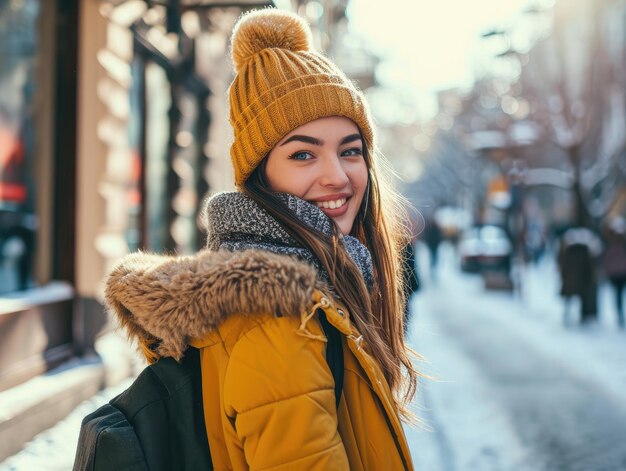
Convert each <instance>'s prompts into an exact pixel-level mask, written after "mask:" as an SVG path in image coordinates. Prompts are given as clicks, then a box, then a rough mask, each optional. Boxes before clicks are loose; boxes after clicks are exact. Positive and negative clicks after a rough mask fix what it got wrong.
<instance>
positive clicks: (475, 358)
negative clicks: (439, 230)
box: [0, 245, 626, 471]
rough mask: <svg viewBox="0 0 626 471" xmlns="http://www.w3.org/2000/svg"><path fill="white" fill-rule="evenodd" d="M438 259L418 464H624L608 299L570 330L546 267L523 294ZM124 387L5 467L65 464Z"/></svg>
mask: <svg viewBox="0 0 626 471" xmlns="http://www.w3.org/2000/svg"><path fill="white" fill-rule="evenodd" d="M418 258H419V262H418V263H419V265H420V266H422V267H426V266H427V259H426V260H425V254H424V253H423V251H420V256H419V257H418ZM440 264H441V265H440V266H439V271H438V281H437V282H434V281H432V280H431V279H430V277H429V275H428V271H427V270H426V269H423V270H421V271H422V272H423V273H422V279H423V285H424V286H423V287H422V289H421V290H420V291H419V292H418V293H417V294H416V295H415V296H414V298H413V299H412V306H411V307H412V315H413V317H412V322H411V325H410V330H409V342H410V344H411V345H412V346H413V348H414V349H415V350H417V351H418V352H420V353H421V354H422V355H423V356H424V357H425V361H424V362H423V363H420V364H419V368H420V370H421V371H423V372H424V373H426V374H428V375H431V376H432V377H433V379H424V380H423V381H422V383H423V384H422V387H421V388H420V390H419V392H418V395H417V397H416V400H415V407H414V409H415V413H416V415H417V416H418V417H419V420H420V425H418V426H417V427H409V426H407V427H406V431H407V435H408V439H409V443H410V446H411V452H412V455H413V459H414V462H415V469H418V470H419V469H422V470H428V471H466V470H468V471H469V470H476V471H509V470H510V471H524V470H528V471H531V470H532V471H543V470H546V471H548V470H550V471H553V470H559V471H560V470H566V471H570V470H571V471H578V470H581V471H582V470H585V471H599V470H603V471H612V470H623V469H626V439H625V438H624V437H626V401H625V400H624V397H625V395H624V391H626V367H625V365H626V334H625V333H624V332H620V331H618V330H617V328H616V322H615V315H614V312H613V311H612V306H611V304H610V303H611V298H610V293H609V292H608V291H606V289H604V288H603V290H602V291H601V295H600V305H601V315H600V319H599V322H598V324H597V325H593V326H589V327H586V328H581V327H578V326H577V325H575V322H573V325H571V326H569V327H567V328H566V327H564V326H563V318H562V305H561V302H560V299H559V298H558V296H557V295H556V293H557V292H558V290H557V286H558V279H557V277H556V274H555V271H554V267H553V266H552V265H551V264H550V262H547V263H544V264H542V265H540V266H538V267H536V268H529V269H528V271H526V272H525V273H523V277H522V294H521V295H512V294H511V293H506V292H490V291H485V290H484V288H483V286H482V281H481V279H480V277H478V276H476V275H471V276H470V275H463V274H460V273H459V272H458V271H457V268H456V259H455V255H454V253H453V251H452V248H451V247H449V246H445V245H444V246H443V247H442V252H441V261H440ZM128 384H129V383H128V382H125V383H123V384H121V385H120V386H118V387H116V388H111V389H108V390H105V391H103V392H102V393H100V394H98V395H97V396H95V397H94V398H93V399H92V400H90V401H88V402H86V403H84V404H82V405H81V406H79V407H78V408H77V409H76V410H75V411H74V412H73V413H72V414H70V415H69V416H68V417H67V418H66V419H65V420H64V421H62V422H60V423H59V424H58V425H56V426H55V427H53V428H51V429H49V430H47V431H45V432H43V433H42V434H40V435H39V436H38V437H36V438H35V439H34V440H33V441H32V442H31V443H29V444H28V445H27V446H26V448H25V449H24V450H23V451H21V452H20V453H18V454H16V455H14V456H13V457H11V458H9V459H7V460H6V461H4V462H3V463H0V470H2V471H9V470H28V471H30V470H34V469H37V470H68V469H71V466H72V463H73V459H74V453H75V447H76V440H77V438H78V429H79V425H80V420H81V419H82V417H83V416H84V415H86V414H87V413H89V412H90V411H91V410H93V409H94V408H95V407H97V406H99V405H100V404H102V403H104V402H105V401H106V400H107V399H108V398H110V397H112V396H113V395H115V394H117V393H118V392H119V391H120V390H121V389H122V388H123V387H126V386H127V385H128Z"/></svg>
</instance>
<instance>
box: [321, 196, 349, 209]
mask: <svg viewBox="0 0 626 471" xmlns="http://www.w3.org/2000/svg"><path fill="white" fill-rule="evenodd" d="M346 201H347V198H341V199H338V200H334V201H318V202H317V207H318V208H326V209H336V208H341V207H342V206H343V205H344V204H346Z"/></svg>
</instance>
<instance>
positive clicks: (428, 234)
mask: <svg viewBox="0 0 626 471" xmlns="http://www.w3.org/2000/svg"><path fill="white" fill-rule="evenodd" d="M423 238H424V243H425V244H426V247H427V248H428V255H429V257H430V279H431V280H433V281H436V280H437V266H438V265H439V245H440V244H441V242H442V241H443V231H442V230H441V227H440V226H439V223H438V222H437V218H436V217H435V211H433V212H431V213H430V215H429V216H428V218H427V219H426V223H425V225H424V232H423Z"/></svg>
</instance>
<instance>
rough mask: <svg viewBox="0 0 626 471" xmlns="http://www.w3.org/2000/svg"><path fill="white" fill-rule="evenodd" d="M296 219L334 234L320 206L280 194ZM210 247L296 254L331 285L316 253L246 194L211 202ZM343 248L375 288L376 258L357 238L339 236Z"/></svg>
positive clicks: (208, 213) (223, 196)
mask: <svg viewBox="0 0 626 471" xmlns="http://www.w3.org/2000/svg"><path fill="white" fill-rule="evenodd" d="M276 196H277V197H278V199H279V200H281V201H282V202H283V203H284V204H285V206H286V207H287V208H289V210H291V211H292V212H293V213H294V214H295V215H296V217H297V218H298V219H299V220H300V221H302V222H303V223H304V224H306V225H307V226H309V227H310V228H312V229H314V230H316V231H318V232H321V233H323V234H325V235H327V236H332V235H333V224H334V223H333V221H332V220H331V219H330V218H329V217H328V216H326V214H324V212H323V211H322V210H321V209H319V208H318V207H317V206H315V205H313V204H311V203H309V202H308V201H305V200H303V199H301V198H298V197H296V196H293V195H290V194H287V193H276ZM205 214H206V218H207V219H206V223H207V231H208V237H207V248H209V249H211V250H219V249H228V250H232V251H239V250H249V249H261V250H267V251H268V252H272V253H276V254H280V255H292V256H295V257H297V258H298V259H300V260H303V261H305V262H308V263H310V264H312V265H313V266H315V268H316V269H317V274H318V276H319V278H320V279H321V280H323V281H325V282H327V283H328V282H329V281H330V279H329V277H328V274H327V273H326V271H325V270H324V268H323V267H322V264H321V263H320V261H319V260H318V259H317V258H316V257H315V256H314V255H313V253H312V252H311V251H310V250H308V249H305V248H304V247H302V246H300V245H299V244H298V243H297V242H296V240H295V239H294V238H293V237H291V236H290V235H289V233H288V232H287V231H286V230H285V229H284V228H283V227H282V226H281V225H280V224H279V223H278V221H276V220H275V219H274V218H272V217H271V216H270V215H269V214H268V213H267V212H266V211H265V210H264V209H262V208H261V207H259V205H258V204H257V203H256V202H255V201H253V200H252V199H251V198H249V197H248V196H246V195H245V194H243V193H240V192H237V191H234V192H224V193H218V194H216V195H214V196H213V197H211V198H210V199H209V200H208V201H207V205H206V210H205ZM339 242H340V244H341V246H342V247H343V248H344V249H345V250H346V252H347V253H348V255H349V256H350V258H351V259H352V260H353V261H354V263H355V264H356V265H357V267H359V271H360V272H361V274H362V275H363V279H364V280H365V284H366V285H367V286H368V287H369V288H371V287H372V286H373V285H374V272H373V266H372V257H371V255H370V253H369V250H367V247H365V245H363V244H362V243H361V242H360V241H359V240H358V239H357V238H356V237H352V236H349V235H347V236H341V235H340V237H339Z"/></svg>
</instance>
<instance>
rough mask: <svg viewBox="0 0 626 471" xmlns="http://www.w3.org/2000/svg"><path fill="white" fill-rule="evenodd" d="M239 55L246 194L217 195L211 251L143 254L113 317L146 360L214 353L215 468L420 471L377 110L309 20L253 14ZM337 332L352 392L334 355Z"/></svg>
mask: <svg viewBox="0 0 626 471" xmlns="http://www.w3.org/2000/svg"><path fill="white" fill-rule="evenodd" d="M232 57H233V62H234V65H235V72H236V75H235V77H234V80H233V82H232V84H231V87H230V91H229V93H230V113H231V115H230V121H231V124H232V126H233V130H234V143H233V145H232V148H231V158H232V163H233V166H234V171H235V180H236V185H237V187H238V191H235V192H231V193H221V194H218V195H215V196H214V197H212V198H210V199H209V200H208V203H207V206H206V211H205V215H206V221H207V228H208V244H207V245H208V250H206V251H203V252H201V253H199V254H197V255H195V256H189V257H165V256H163V257H161V256H156V255H147V254H141V253H140V254H133V255H130V256H129V257H127V258H126V259H125V260H123V261H122V262H121V263H120V264H119V266H118V267H117V268H116V269H115V270H114V271H113V272H112V273H111V275H110V277H109V279H108V284H107V291H106V297H107V302H108V305H109V306H110V307H111V308H112V310H113V312H114V313H115V314H116V315H117V317H118V318H119V320H120V321H121V323H122V324H123V325H124V326H125V327H126V328H127V329H128V331H129V333H130V334H131V336H133V337H135V338H136V339H137V340H138V342H139V344H140V345H141V346H142V349H143V352H144V354H145V355H146V358H147V359H148V361H150V362H155V361H158V360H159V359H160V358H163V357H173V358H175V359H177V360H179V359H181V358H183V359H184V357H187V356H189V355H192V352H196V353H193V354H194V355H199V358H200V368H199V369H198V371H197V372H196V373H197V375H201V379H202V381H201V384H202V401H201V406H202V407H200V408H199V409H202V410H198V417H202V414H204V415H203V417H204V421H203V425H204V427H206V436H207V437H208V446H209V449H210V454H211V460H212V463H213V467H214V468H215V469H235V470H247V469H278V468H280V469H307V470H315V469H328V470H330V469H333V470H348V469H351V470H372V471H373V470H382V469H385V470H401V469H412V464H411V457H410V454H409V449H408V446H407V442H406V439H405V436H404V431H403V428H402V425H401V420H400V417H401V416H403V417H408V416H409V415H410V414H409V413H408V412H407V409H406V407H407V404H408V401H410V399H411V397H412V395H413V393H414V391H415V386H416V377H417V373H416V371H415V370H414V367H413V366H412V364H411V361H410V359H409V351H408V348H407V347H405V345H404V339H403V326H402V319H403V308H404V299H403V298H402V289H401V281H400V280H401V273H402V272H401V270H402V263H401V255H400V250H401V246H402V244H403V243H404V241H406V240H407V237H408V234H405V233H404V231H403V229H402V228H403V227H404V223H403V222H402V221H401V219H402V209H401V205H400V203H399V201H400V199H399V198H398V196H397V195H396V193H394V191H393V190H392V189H391V187H390V185H389V183H388V182H387V181H386V177H385V175H383V174H382V173H381V170H380V169H381V162H380V160H379V156H378V155H377V154H376V152H375V151H376V147H375V140H374V131H373V129H372V122H371V118H370V114H369V111H368V106H367V104H366V102H365V100H364V97H363V95H362V94H361V92H360V91H359V90H357V89H356V88H355V86H354V84H353V83H352V82H351V81H350V80H348V79H347V78H346V76H345V75H344V74H343V73H342V72H341V71H340V70H339V69H338V68H337V67H336V66H335V64H333V63H332V62H331V61H330V60H329V59H327V58H325V57H324V56H323V55H321V54H319V53H318V52H316V51H314V50H313V48H312V45H311V32H310V30H309V28H308V26H307V25H306V23H305V22H304V21H303V20H302V19H301V18H300V17H298V16H296V15H294V14H291V13H287V12H281V11H278V10H274V9H268V10H261V11H255V12H252V13H249V14H247V15H245V16H243V17H242V18H241V19H240V20H239V22H238V23H237V25H236V26H235V29H234V32H233V36H232ZM332 337H336V340H337V341H335V343H334V345H335V346H337V345H338V346H339V349H340V350H339V356H340V358H341V362H344V363H345V368H342V371H341V373H342V378H341V381H342V383H343V384H342V385H338V384H337V381H336V380H335V378H334V377H333V374H331V371H330V370H329V366H328V364H327V360H326V359H325V356H326V355H327V353H328V350H327V349H329V348H330V343H331V341H332ZM342 364H343V363H342ZM344 373H345V376H344ZM171 420H172V421H173V423H172V424H171V425H170V428H169V429H170V435H169V437H170V441H175V440H176V438H177V433H181V432H180V431H179V432H176V431H175V430H179V428H180V424H177V423H176V417H172V418H171ZM168 446H172V445H171V444H170V445H168ZM184 459H185V454H184V453H183V454H178V455H177V458H176V460H178V462H177V463H174V467H173V468H172V469H174V468H176V469H187V468H188V467H189V466H187V465H188V463H187V464H186V463H180V460H183V461H184Z"/></svg>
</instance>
